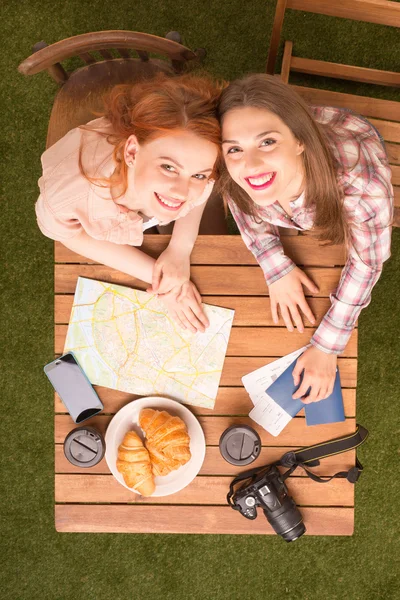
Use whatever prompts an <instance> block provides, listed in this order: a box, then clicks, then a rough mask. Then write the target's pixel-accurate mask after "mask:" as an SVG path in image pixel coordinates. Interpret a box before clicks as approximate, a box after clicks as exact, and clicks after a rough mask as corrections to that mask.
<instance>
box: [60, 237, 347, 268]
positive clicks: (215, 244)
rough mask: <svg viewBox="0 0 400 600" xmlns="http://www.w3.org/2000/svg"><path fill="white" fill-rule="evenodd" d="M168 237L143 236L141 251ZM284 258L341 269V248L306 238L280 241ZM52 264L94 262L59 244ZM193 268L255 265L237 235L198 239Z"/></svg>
mask: <svg viewBox="0 0 400 600" xmlns="http://www.w3.org/2000/svg"><path fill="white" fill-rule="evenodd" d="M169 240H170V236H169V235H149V234H146V235H145V236H144V242H143V245H142V246H141V249H142V250H143V251H144V252H146V253H147V254H150V255H151V256H154V257H157V256H158V255H159V254H161V252H162V251H163V250H165V248H166V247H167V246H168V243H169ZM282 243H283V246H284V248H285V252H286V254H287V255H288V256H289V257H290V258H291V259H292V260H293V261H294V262H295V263H296V264H297V265H315V266H320V267H331V266H337V265H339V266H340V265H343V264H344V262H345V254H344V251H343V247H342V246H337V245H334V246H321V245H320V244H318V242H317V241H316V240H314V239H313V238H312V237H311V236H310V235H304V236H295V238H293V237H292V236H285V238H284V239H282ZM55 262H56V263H70V262H72V263H80V264H92V263H93V262H94V261H91V260H89V259H87V258H86V257H84V256H80V255H78V254H75V252H73V251H72V250H69V249H68V248H66V247H65V246H63V244H61V242H55ZM191 262H192V264H193V265H210V264H211V265H212V264H213V265H256V264H257V261H256V259H255V258H254V256H253V255H252V253H251V252H250V251H249V250H248V249H247V248H246V246H245V244H244V242H243V240H242V238H241V236H240V235H201V236H199V237H198V238H197V240H196V244H195V246H194V248H193V252H192V255H191Z"/></svg>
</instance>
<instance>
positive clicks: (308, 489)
mask: <svg viewBox="0 0 400 600" xmlns="http://www.w3.org/2000/svg"><path fill="white" fill-rule="evenodd" d="M168 240H169V236H161V235H154V236H153V235H147V236H145V244H144V247H143V249H144V250H145V251H147V252H148V253H149V254H152V255H153V256H157V255H158V254H159V253H160V252H161V251H162V250H163V249H164V248H165V247H166V245H167V243H168ZM283 243H284V246H285V249H286V253H287V254H288V255H289V256H291V258H293V260H295V262H296V263H297V264H298V265H304V266H305V271H306V273H307V274H308V275H310V276H311V277H312V278H313V280H314V281H315V282H316V283H317V284H318V285H319V287H320V293H319V294H318V295H317V296H315V297H310V298H309V302H310V305H311V308H312V310H313V311H314V314H315V315H316V317H317V319H318V321H320V320H321V318H322V317H323V315H324V314H325V312H326V311H327V309H328V307H329V305H330V301H329V293H330V292H331V291H332V290H333V289H334V288H335V287H336V286H337V283H338V281H339V277H340V272H341V265H343V262H344V255H343V250H342V249H341V248H340V247H337V246H333V247H325V248H323V247H320V246H318V245H317V244H316V243H315V242H314V241H313V240H312V239H311V238H310V237H308V236H287V237H285V238H283ZM55 262H56V265H55V353H56V354H57V355H58V354H60V353H62V352H63V347H64V340H65V335H66V331H67V323H68V320H69V315H70V311H71V306H72V300H73V293H74V291H75V286H76V281H77V278H78V276H84V277H89V278H94V279H99V280H102V281H108V282H114V283H118V284H122V285H127V286H131V287H136V288H140V289H144V288H145V285H144V284H143V283H142V282H140V281H139V280H135V279H132V278H131V277H129V276H127V275H124V274H122V273H119V272H117V271H115V270H113V269H110V268H108V267H104V266H103V265H96V264H93V263H92V262H91V261H89V260H88V259H85V258H83V257H80V256H78V255H76V254H74V253H73V252H71V251H69V250H67V249H66V248H65V247H64V246H62V245H61V244H58V243H56V244H55ZM192 264H193V267H192V275H193V280H194V281H195V283H196V285H197V286H198V288H199V290H200V292H201V294H202V295H203V298H204V301H205V302H207V303H211V304H216V305H219V306H224V307H227V308H234V309H235V311H236V312H235V319H234V323H233V329H232V332H231V336H230V340H229V344H228V350H227V356H226V359H225V363H224V367H223V371H222V377H221V382H220V388H219V392H218V396H217V400H216V405H215V409H214V410H213V411H210V410H208V409H203V408H194V407H189V408H191V410H193V412H194V413H195V414H196V416H197V417H198V419H199V421H200V423H201V425H202V427H203V430H204V433H205V437H206V443H207V450H206V457H205V461H204V463H203V466H202V468H201V471H200V473H199V475H198V476H197V477H196V478H195V479H194V481H193V482H192V483H191V484H190V485H189V486H188V487H186V488H185V489H184V490H182V491H180V492H178V493H176V494H173V495H171V496H166V497H163V498H154V499H152V498H143V497H141V496H139V495H136V494H134V493H132V492H130V491H129V490H127V489H125V488H124V487H123V486H122V485H120V484H119V483H118V482H117V481H116V480H115V479H114V477H113V476H112V475H111V474H110V472H109V470H108V467H107V464H106V462H105V460H104V459H103V460H102V461H101V463H99V464H98V465H97V466H96V467H93V468H91V469H79V468H76V467H74V466H72V465H71V464H70V463H69V462H68V461H67V460H66V458H65V457H64V454H63V446H62V444H63V441H64V438H65V436H66V435H67V433H68V432H69V431H70V430H71V429H73V428H74V427H75V424H74V423H73V421H72V420H71V418H70V416H69V415H68V413H67V412H66V409H65V407H64V406H63V404H62V403H61V401H60V400H59V398H58V397H57V396H56V398H55V472H56V475H55V502H56V506H55V521H56V529H57V531H67V532H132V533H137V532H140V533H244V534H250V533H257V534H271V533H273V531H272V529H271V527H270V526H269V524H268V522H267V521H266V519H265V518H264V516H263V515H262V514H261V515H259V517H258V518H257V519H256V520H254V521H249V520H247V519H245V518H244V517H242V516H241V515H240V514H239V513H238V512H236V511H233V510H232V509H231V508H229V507H228V506H227V503H226V494H227V491H228V488H229V483H230V481H231V479H232V478H233V476H234V475H235V474H237V473H238V472H239V471H240V468H238V467H234V466H232V465H229V464H228V463H227V462H225V461H224V460H223V459H222V457H221V456H220V453H219V449H218V441H219V438H220V435H221V433H222V432H223V431H224V430H225V429H226V428H227V427H228V426H230V425H232V424H234V423H248V424H251V425H252V426H253V427H255V429H257V431H258V432H259V434H260V436H261V439H262V445H263V448H262V451H261V454H260V457H259V458H258V460H257V462H255V463H253V466H257V465H263V464H268V463H269V462H272V461H274V460H276V459H277V458H279V457H280V456H281V455H282V454H283V453H284V452H286V451H287V450H288V449H290V448H299V447H301V446H305V445H309V444H315V443H318V442H322V441H324V440H328V439H330V438H333V437H337V436H340V435H344V434H347V433H351V432H353V431H355V425H356V422H355V418H354V417H355V414H356V413H355V409H356V390H355V388H356V383H357V330H355V331H354V332H353V335H352V337H351V339H350V342H349V344H348V346H347V348H346V351H345V352H344V354H343V355H342V356H341V358H339V361H338V363H339V369H340V375H341V381H342V386H343V397H344V406H345V414H346V420H345V422H343V423H336V424H333V425H320V426H317V427H307V426H306V424H305V418H304V414H303V413H304V411H302V412H301V413H300V414H299V416H297V417H295V418H294V419H293V420H292V421H291V422H290V424H289V425H288V426H287V427H286V428H285V429H284V430H283V431H282V433H281V434H280V435H279V437H276V438H275V437H273V436H271V435H270V434H269V433H267V432H266V431H264V430H263V429H262V428H260V427H259V426H258V425H256V424H255V423H254V422H253V421H251V419H250V418H249V417H248V416H247V415H248V413H249V411H250V410H251V408H252V404H251V401H250V399H249V397H248V395H247V393H246V391H245V389H244V388H243V386H242V382H241V377H242V376H243V375H245V374H246V373H249V372H250V371H253V370H254V369H257V368H259V367H261V366H262V365H265V364H267V363H268V362H271V361H272V360H275V359H276V358H277V357H280V356H283V355H285V354H287V353H289V352H292V351H293V350H295V349H296V348H299V347H301V346H302V345H304V344H305V343H307V342H308V341H309V339H310V337H311V335H312V331H313V329H312V328H307V329H306V331H305V333H303V334H300V333H298V332H294V333H289V332H288V331H287V330H286V328H284V327H276V326H274V325H273V322H272V318H271V312H270V304H269V298H268V288H267V286H266V284H265V281H264V278H263V275H262V272H261V269H260V268H259V267H258V266H257V265H256V262H255V260H254V258H253V256H252V255H251V254H250V253H249V252H248V250H247V249H246V247H245V246H244V244H243V242H242V240H241V238H240V236H200V237H199V238H198V240H197V242H196V245H195V248H194V251H193V254H192ZM306 325H309V324H308V323H307V324H306ZM97 392H98V393H99V396H100V398H101V400H102V402H103V404H104V413H103V414H101V415H99V416H96V417H94V418H92V419H90V420H88V421H87V424H88V425H93V426H95V427H97V428H98V429H99V430H101V431H102V432H103V433H104V432H105V430H106V428H107V425H108V423H109V422H110V420H111V418H112V415H113V414H115V413H116V412H117V411H118V410H119V409H120V408H121V407H122V406H124V405H125V404H126V403H127V402H129V401H131V400H132V399H134V398H136V396H132V395H131V394H127V393H122V392H117V391H114V390H110V389H106V388H99V387H98V388H97ZM354 464H355V452H354V451H350V452H347V453H345V454H341V455H338V456H333V457H331V458H330V459H325V460H324V461H323V464H322V465H321V466H320V467H318V468H316V469H315V472H316V473H318V474H324V475H329V474H333V473H335V472H337V471H339V470H343V469H348V468H350V467H351V466H354ZM288 487H289V490H290V493H291V494H292V495H293V497H294V499H295V501H296V503H297V505H298V506H299V507H300V510H301V512H302V514H303V517H304V521H305V525H306V527H307V534H311V535H351V534H352V533H353V528H354V486H353V485H352V484H350V483H348V482H347V480H344V479H336V480H333V481H332V482H330V483H327V484H324V485H321V484H319V483H315V482H313V481H312V480H310V479H309V478H307V477H304V475H303V472H301V471H300V469H299V472H296V476H295V477H293V476H292V477H291V478H290V479H289V480H288Z"/></svg>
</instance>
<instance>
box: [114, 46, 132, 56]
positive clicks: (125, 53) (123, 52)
mask: <svg viewBox="0 0 400 600" xmlns="http://www.w3.org/2000/svg"><path fill="white" fill-rule="evenodd" d="M117 51H118V53H119V55H120V56H121V57H122V58H131V54H130V52H129V50H127V49H125V48H117Z"/></svg>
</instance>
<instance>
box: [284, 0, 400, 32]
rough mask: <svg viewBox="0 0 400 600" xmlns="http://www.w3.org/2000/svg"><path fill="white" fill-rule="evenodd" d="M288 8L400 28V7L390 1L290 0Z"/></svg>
mask: <svg viewBox="0 0 400 600" xmlns="http://www.w3.org/2000/svg"><path fill="white" fill-rule="evenodd" d="M287 8H292V9H295V10H302V11H305V12H313V13H319V14H321V15H327V16H331V17H342V18H345V19H353V20H355V21H365V22H367V23H377V24H379V25H392V26H393V27H400V6H399V5H398V4H397V2H390V1H388V0H351V2H349V1H348V0H335V2H332V0H288V2H287Z"/></svg>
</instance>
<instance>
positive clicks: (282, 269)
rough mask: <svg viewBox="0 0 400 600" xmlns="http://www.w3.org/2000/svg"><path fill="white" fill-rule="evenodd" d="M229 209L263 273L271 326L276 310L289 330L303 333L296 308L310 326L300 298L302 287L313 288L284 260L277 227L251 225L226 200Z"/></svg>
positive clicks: (309, 314) (308, 311)
mask: <svg viewBox="0 0 400 600" xmlns="http://www.w3.org/2000/svg"><path fill="white" fill-rule="evenodd" d="M229 208H230V210H231V213H232V215H233V217H234V219H235V221H236V224H237V226H238V228H239V231H240V234H241V236H242V238H243V241H244V243H245V244H246V246H247V248H248V249H249V250H250V252H252V254H254V256H255V258H256V260H257V262H258V264H259V265H260V267H261V269H262V270H263V273H264V277H265V280H266V282H267V285H268V287H269V295H270V303H271V314H272V318H273V320H274V323H275V324H278V323H279V316H278V308H279V310H280V312H281V315H282V318H283V320H284V322H285V325H286V327H287V328H288V330H289V331H293V329H294V328H293V324H292V321H293V322H294V324H295V326H296V327H297V329H298V330H299V331H301V332H302V331H303V330H304V328H303V320H302V318H301V315H300V312H299V310H298V307H299V308H300V309H301V310H302V312H303V313H304V314H305V315H306V317H307V318H308V320H309V321H310V322H311V323H312V324H314V323H315V318H314V315H313V314H312V311H311V309H310V307H309V306H308V304H307V301H306V299H305V296H304V291H303V285H304V286H305V287H307V288H308V289H309V290H310V291H311V292H314V293H317V292H318V288H317V286H316V285H315V284H314V283H313V282H312V281H311V279H309V278H308V277H307V275H306V274H305V273H303V271H301V269H299V268H298V267H296V265H295V264H294V262H293V261H292V260H291V259H290V258H288V257H287V256H286V255H285V253H284V250H283V246H282V244H281V241H280V237H279V232H278V228H277V227H276V226H275V225H273V224H272V223H268V222H267V221H262V222H261V223H257V222H255V221H254V220H253V219H252V217H250V216H249V215H246V214H245V213H243V212H242V211H241V210H239V209H238V208H237V206H236V205H235V204H234V202H232V201H229Z"/></svg>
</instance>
